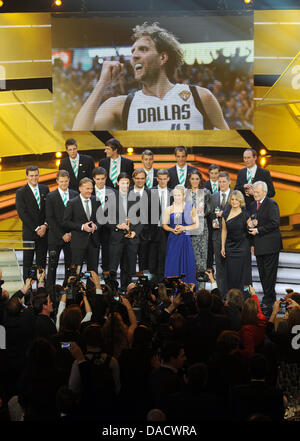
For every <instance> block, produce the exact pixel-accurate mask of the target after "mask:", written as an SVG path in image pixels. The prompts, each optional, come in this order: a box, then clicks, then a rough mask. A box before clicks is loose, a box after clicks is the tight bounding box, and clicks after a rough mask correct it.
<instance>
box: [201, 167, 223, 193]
mask: <svg viewBox="0 0 300 441" xmlns="http://www.w3.org/2000/svg"><path fill="white" fill-rule="evenodd" d="M219 173H220V166H219V165H217V164H210V166H209V167H208V174H209V180H208V181H206V182H205V184H204V187H205V188H207V190H209V191H210V192H211V194H215V193H217V191H219V181H218V178H219Z"/></svg>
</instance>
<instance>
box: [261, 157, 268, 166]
mask: <svg viewBox="0 0 300 441" xmlns="http://www.w3.org/2000/svg"><path fill="white" fill-rule="evenodd" d="M259 164H260V166H261V167H265V166H266V164H267V158H266V157H265V156H263V157H262V158H259Z"/></svg>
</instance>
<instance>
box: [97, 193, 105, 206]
mask: <svg viewBox="0 0 300 441" xmlns="http://www.w3.org/2000/svg"><path fill="white" fill-rule="evenodd" d="M97 196H98V199H99V201H100V204H101V206H102V207H103V206H104V198H103V194H102V193H101V191H99V190H98V191H97Z"/></svg>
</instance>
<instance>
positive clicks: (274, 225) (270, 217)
mask: <svg viewBox="0 0 300 441" xmlns="http://www.w3.org/2000/svg"><path fill="white" fill-rule="evenodd" d="M267 192H268V188H267V184H266V183H265V182H262V181H258V182H255V183H254V184H253V195H254V199H255V201H254V202H252V204H251V207H250V213H251V214H252V215H254V216H255V217H256V219H253V220H251V219H250V220H249V221H248V226H249V227H252V228H250V230H249V232H250V234H252V236H253V245H254V254H255V256H256V262H257V267H258V272H259V278H260V281H261V284H262V288H263V293H264V295H263V298H262V308H263V312H264V313H265V314H266V315H271V313H272V305H273V303H274V302H275V300H276V293H275V284H276V278H277V269H278V261H279V252H280V250H281V249H282V239H281V234H280V230H279V227H280V214H279V208H278V205H277V204H276V202H275V201H273V200H272V199H270V198H268V197H267Z"/></svg>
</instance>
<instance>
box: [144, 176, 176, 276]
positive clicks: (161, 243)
mask: <svg viewBox="0 0 300 441" xmlns="http://www.w3.org/2000/svg"><path fill="white" fill-rule="evenodd" d="M169 180H170V177H169V172H168V170H167V169H160V170H158V172H157V181H158V186H157V187H154V188H153V189H152V190H151V224H150V236H151V240H150V245H149V271H150V273H151V274H155V276H156V279H157V281H158V282H162V281H163V278H164V272H165V260H166V248H167V240H168V232H167V231H166V230H164V229H163V228H162V218H163V213H164V210H165V209H166V207H168V206H170V205H171V199H172V197H171V192H172V190H171V189H170V188H169V187H168V182H169Z"/></svg>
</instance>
